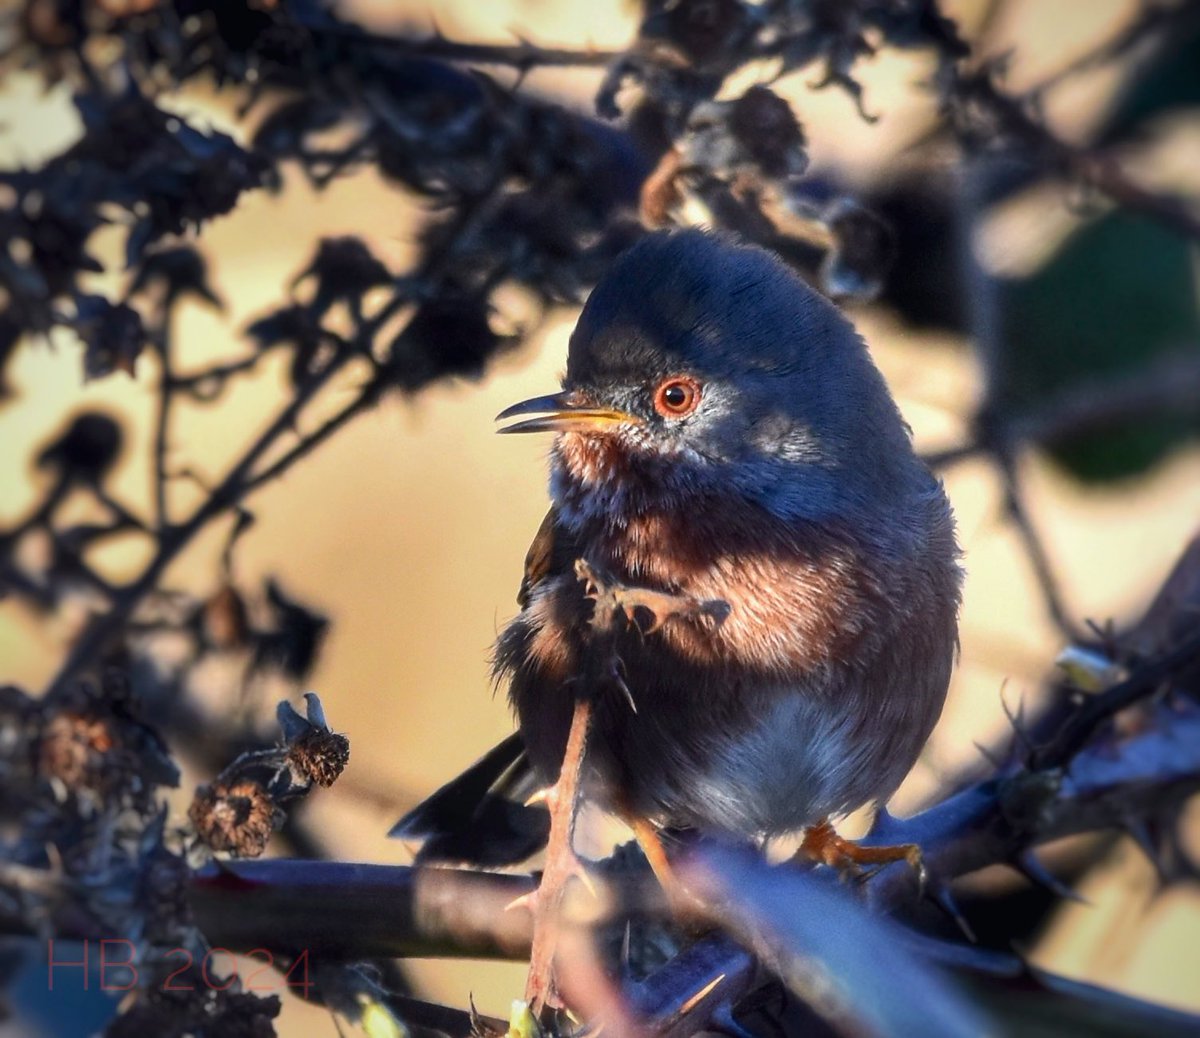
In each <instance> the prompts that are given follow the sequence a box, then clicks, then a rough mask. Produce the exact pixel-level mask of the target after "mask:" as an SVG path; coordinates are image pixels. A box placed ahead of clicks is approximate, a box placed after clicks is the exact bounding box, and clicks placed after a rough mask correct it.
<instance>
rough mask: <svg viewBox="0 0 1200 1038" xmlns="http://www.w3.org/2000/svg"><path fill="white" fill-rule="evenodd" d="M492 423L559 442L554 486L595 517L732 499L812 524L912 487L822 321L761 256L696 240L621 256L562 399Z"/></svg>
mask: <svg viewBox="0 0 1200 1038" xmlns="http://www.w3.org/2000/svg"><path fill="white" fill-rule="evenodd" d="M498 418H499V419H510V418H517V419H520V420H519V421H517V422H516V423H515V424H512V425H508V426H506V427H505V428H503V429H501V430H500V431H501V432H505V433H519V432H539V431H553V432H556V433H558V434H559V436H558V438H557V440H556V444H555V452H554V457H555V470H556V471H555V477H556V479H558V480H559V481H562V480H566V481H573V482H574V483H575V484H577V485H578V487H579V488H580V489H583V490H585V491H590V492H592V493H594V494H596V495H598V496H599V497H601V498H603V499H605V502H606V507H611V505H612V504H613V501H614V499H615V497H617V496H623V500H624V501H625V502H626V503H628V504H632V505H633V506H634V507H636V504H634V502H635V501H641V502H643V503H644V502H645V501H646V500H647V499H648V498H649V499H653V498H654V497H655V496H656V495H658V496H661V497H663V498H665V499H668V500H670V501H672V502H679V501H681V500H683V499H686V498H687V497H688V496H689V495H692V494H696V493H705V494H711V493H721V492H734V493H738V494H740V495H742V496H743V497H748V498H750V499H752V500H754V501H756V502H757V503H760V504H763V505H765V506H767V507H769V508H771V509H772V510H773V511H775V512H779V513H784V514H790V515H795V516H802V515H805V516H809V517H812V518H817V517H820V516H822V515H829V514H831V513H837V512H840V511H845V510H847V509H853V508H854V507H856V506H860V505H861V504H862V503H864V502H865V501H870V502H871V503H872V504H874V503H876V502H886V501H888V500H889V499H890V500H895V498H894V496H893V491H896V492H901V491H903V489H904V484H905V483H907V482H910V481H911V480H912V479H913V478H915V475H914V473H915V472H920V471H921V466H920V465H919V463H917V461H916V459H915V456H914V455H913V452H912V448H911V444H910V442H909V437H908V433H907V429H906V427H905V426H904V423H903V421H902V420H901V418H900V416H899V413H898V412H897V410H896V407H895V404H894V403H893V401H892V398H891V395H890V394H889V392H888V390H887V387H886V385H885V383H884V381H883V378H882V376H881V375H880V374H879V372H878V370H877V369H876V368H875V366H874V364H873V363H872V362H871V359H870V357H869V355H868V353H867V350H866V347H865V346H864V344H863V342H862V340H861V339H860V338H859V336H858V335H857V333H856V332H855V330H854V328H853V326H852V325H851V324H850V323H849V322H848V321H847V320H846V319H845V318H844V317H843V316H842V315H841V313H840V312H839V311H838V310H837V308H836V307H835V306H834V305H833V304H832V303H830V302H829V301H828V300H826V299H825V298H824V297H822V296H821V295H820V294H819V293H817V292H816V291H814V290H813V289H811V288H809V287H808V286H807V285H806V284H804V282H802V281H801V280H800V279H799V278H798V277H796V275H795V274H793V273H792V272H791V271H790V270H789V269H788V268H787V267H786V266H784V264H783V263H782V262H780V261H779V260H778V259H776V258H775V257H774V256H772V255H771V254H770V253H768V252H766V251H764V250H762V249H759V248H755V247H748V246H743V245H736V244H733V243H731V242H730V241H728V240H726V239H723V238H720V237H716V236H713V235H709V234H705V233H702V232H698V231H684V232H675V233H662V234H653V235H650V236H648V237H647V238H645V239H643V240H642V241H641V242H639V243H638V244H637V245H635V246H634V247H633V248H632V249H630V250H629V251H628V252H626V253H625V254H624V255H623V256H622V257H621V258H620V259H619V260H618V261H617V262H616V263H615V264H614V265H613V267H612V269H611V270H610V272H609V273H608V274H607V276H606V277H605V278H604V279H603V280H602V281H601V282H600V284H599V285H598V286H597V287H596V289H595V291H593V293H592V295H591V296H590V298H589V299H588V301H587V304H586V306H585V307H584V310H583V313H582V315H581V316H580V319H579V323H578V325H577V326H576V328H575V332H574V334H573V335H572V337H571V344H570V351H569V354H568V359H567V372H566V377H565V378H564V380H563V389H562V392H561V393H555V394H553V395H550V396H543V397H537V398H535V399H532V400H526V401H524V402H522V403H519V404H516V405H514V406H513V407H510V408H508V409H507V410H505V411H503V412H502V413H501V414H500V415H499V416H498ZM924 479H926V480H927V479H928V476H927V475H926V476H924Z"/></svg>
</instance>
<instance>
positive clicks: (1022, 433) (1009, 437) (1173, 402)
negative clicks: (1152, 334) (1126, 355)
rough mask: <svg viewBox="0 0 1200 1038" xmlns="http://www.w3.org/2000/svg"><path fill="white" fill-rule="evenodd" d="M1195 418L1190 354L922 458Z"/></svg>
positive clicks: (995, 423)
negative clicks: (1160, 419) (1156, 419)
mask: <svg viewBox="0 0 1200 1038" xmlns="http://www.w3.org/2000/svg"><path fill="white" fill-rule="evenodd" d="M1164 413H1166V414H1178V415H1180V416H1181V417H1194V416H1197V415H1200V359H1197V358H1196V357H1195V356H1194V355H1193V354H1192V352H1188V351H1181V352H1180V354H1179V355H1178V356H1172V357H1170V358H1167V359H1166V360H1163V361H1159V362H1158V363H1156V364H1153V365H1150V366H1149V367H1147V368H1145V369H1144V370H1141V371H1138V372H1136V373H1134V374H1131V375H1128V376H1126V377H1124V378H1121V379H1111V378H1106V379H1100V380H1096V381H1094V382H1092V383H1085V384H1083V385H1079V386H1076V387H1074V388H1073V389H1071V390H1069V391H1067V392H1065V393H1063V394H1061V395H1060V396H1059V397H1057V398H1056V399H1055V400H1053V401H1052V402H1051V403H1049V404H1047V405H1046V406H1045V407H1043V408H1041V409H1040V410H1038V411H1037V412H1036V413H1033V414H1027V415H1013V416H1011V417H1007V416H1006V417H1004V418H1002V419H1001V418H998V417H997V418H993V419H991V421H990V425H989V427H987V428H984V429H980V430H979V431H978V432H977V434H976V435H975V436H974V437H972V438H971V439H970V440H968V441H966V442H964V443H962V444H960V445H958V446H955V447H947V448H943V449H941V450H936V451H929V452H926V453H925V454H924V455H923V457H924V459H925V462H926V464H928V465H929V466H931V467H932V468H945V467H947V466H949V465H953V464H956V463H957V462H960V461H965V460H967V459H968V458H972V457H976V456H978V455H981V454H982V455H989V454H991V453H992V451H993V450H994V444H995V443H996V442H997V441H998V442H1001V443H1007V444H1013V445H1021V444H1027V443H1028V444H1036V445H1038V446H1044V447H1055V446H1059V445H1062V444H1066V443H1070V442H1071V441H1072V440H1075V439H1079V438H1083V437H1086V436H1088V435H1091V434H1093V433H1096V432H1101V431H1103V430H1105V429H1110V428H1113V427H1115V426H1118V425H1121V424H1123V423H1126V422H1130V421H1135V420H1137V419H1139V418H1148V417H1151V416H1155V415H1161V414H1164Z"/></svg>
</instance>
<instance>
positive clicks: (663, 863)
mask: <svg viewBox="0 0 1200 1038" xmlns="http://www.w3.org/2000/svg"><path fill="white" fill-rule="evenodd" d="M626 824H627V825H628V826H629V828H630V829H632V830H633V836H634V839H636V840H637V842H638V846H639V847H641V849H642V853H643V854H644V855H645V856H646V861H648V862H649V863H650V870H651V871H652V872H653V873H654V878H655V879H657V880H658V885H659V886H660V887H662V888H663V890H664V891H665V892H666V893H667V896H668V897H674V895H675V894H676V892H678V891H680V890H682V889H683V888H682V887H681V886H680V884H679V879H678V877H677V876H676V875H675V870H674V869H673V868H672V867H671V862H670V860H669V859H668V858H667V849H666V848H665V847H664V846H663V842H662V837H661V836H659V835H658V830H657V829H656V828H654V826H653V824H651V823H650V822H648V821H646V819H644V818H635V817H633V816H629V817H627V818H626Z"/></svg>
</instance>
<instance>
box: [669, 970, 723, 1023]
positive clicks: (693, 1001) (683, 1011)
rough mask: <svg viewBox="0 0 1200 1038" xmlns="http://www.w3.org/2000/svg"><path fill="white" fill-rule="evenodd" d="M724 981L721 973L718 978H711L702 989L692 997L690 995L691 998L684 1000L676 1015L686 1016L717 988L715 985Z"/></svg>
mask: <svg viewBox="0 0 1200 1038" xmlns="http://www.w3.org/2000/svg"><path fill="white" fill-rule="evenodd" d="M724 979H725V974H724V973H721V974H719V975H718V976H716V977H713V979H712V980H710V981H709V982H708V983H707V984H705V985H704V987H702V988H701V989H700V990H699V991H697V992H696V993H695V994H694V995H692V996H691V998H688V999H685V1000H684V1003H683V1005H681V1006H680V1007H679V1014H678V1015H679V1016H687V1014H688V1013H690V1012H691V1011H692V1010H693V1009H695V1008H696V1006H698V1005H699V1004H700V1003H701V1002H703V1001H704V1000H705V999H706V998H707V997H708V996H709V995H710V994H711V993H712V992H713V990H714V989H715V988H716V987H717V985H719V984H720V983H721V982H722V981H724Z"/></svg>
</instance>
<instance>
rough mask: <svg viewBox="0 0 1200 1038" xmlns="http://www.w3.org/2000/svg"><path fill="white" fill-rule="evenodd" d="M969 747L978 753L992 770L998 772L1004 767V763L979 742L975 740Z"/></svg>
mask: <svg viewBox="0 0 1200 1038" xmlns="http://www.w3.org/2000/svg"><path fill="white" fill-rule="evenodd" d="M971 745H972V746H974V747H975V749H977V750H978V751H979V755H980V756H981V757H982V758H983V759H984V760H985V761H987V762H988V763H989V764H990V765H991V766H992V767H993V768H995V769H996V770H997V771H999V770H1000V769H1001V768H1003V767H1004V762H1003V761H1002V760H1001V759H1000V758H999V757H997V756H996V755H995V754H994V753H993V752H992V751H991V750H990V749H988V748H987V747H986V746H984V745H983V743H981V742H979V741H978V740H977V739H975V740H972V741H971Z"/></svg>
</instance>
